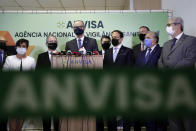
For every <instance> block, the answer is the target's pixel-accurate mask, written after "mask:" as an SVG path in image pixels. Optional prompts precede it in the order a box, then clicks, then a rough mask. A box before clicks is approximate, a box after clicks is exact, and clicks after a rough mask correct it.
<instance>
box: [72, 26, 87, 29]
mask: <svg viewBox="0 0 196 131" xmlns="http://www.w3.org/2000/svg"><path fill="white" fill-rule="evenodd" d="M83 27H84V26H75V27H73V28H74V29H76V28H83Z"/></svg>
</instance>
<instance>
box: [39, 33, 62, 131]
mask: <svg viewBox="0 0 196 131" xmlns="http://www.w3.org/2000/svg"><path fill="white" fill-rule="evenodd" d="M46 46H47V47H48V51H46V52H44V53H41V54H39V55H38V59H37V64H36V69H43V68H51V54H56V53H58V52H57V51H56V48H57V39H56V37H55V36H48V37H47V38H46ZM42 122H43V131H50V130H51V118H50V117H48V118H42ZM54 131H59V119H58V118H56V117H55V118H54Z"/></svg>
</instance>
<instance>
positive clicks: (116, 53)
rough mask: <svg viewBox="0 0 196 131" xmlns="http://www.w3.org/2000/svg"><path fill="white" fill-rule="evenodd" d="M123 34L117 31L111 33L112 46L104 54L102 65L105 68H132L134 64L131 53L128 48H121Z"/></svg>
mask: <svg viewBox="0 0 196 131" xmlns="http://www.w3.org/2000/svg"><path fill="white" fill-rule="evenodd" d="M123 37H124V36H123V33H122V32H121V31H119V30H114V31H113V32H112V45H113V48H110V49H109V50H107V51H106V52H105V56H104V61H103V65H104V67H106V66H132V65H133V64H134V55H133V51H132V50H131V49H130V48H127V47H125V46H123V44H122V41H123Z"/></svg>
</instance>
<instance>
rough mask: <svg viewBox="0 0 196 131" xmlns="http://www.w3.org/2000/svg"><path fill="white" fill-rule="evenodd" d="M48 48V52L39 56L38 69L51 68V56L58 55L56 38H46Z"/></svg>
mask: <svg viewBox="0 0 196 131" xmlns="http://www.w3.org/2000/svg"><path fill="white" fill-rule="evenodd" d="M46 46H47V47H48V51H46V52H44V53H41V54H39V55H38V58H37V64H36V69H38V68H51V55H52V54H56V53H58V52H57V51H56V48H57V39H56V37H55V36H52V35H50V36H48V37H47V38H46Z"/></svg>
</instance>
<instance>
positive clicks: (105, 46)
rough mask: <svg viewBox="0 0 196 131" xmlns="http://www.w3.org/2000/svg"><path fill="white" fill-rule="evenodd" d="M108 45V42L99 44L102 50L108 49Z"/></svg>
mask: <svg viewBox="0 0 196 131" xmlns="http://www.w3.org/2000/svg"><path fill="white" fill-rule="evenodd" d="M110 45H111V43H110V42H104V43H103V44H101V46H102V48H103V50H108V49H109V48H110Z"/></svg>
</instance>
